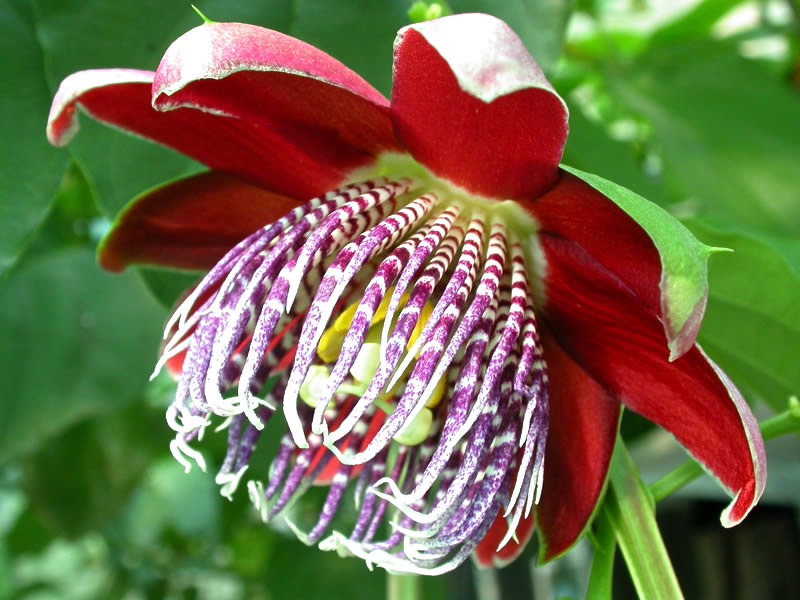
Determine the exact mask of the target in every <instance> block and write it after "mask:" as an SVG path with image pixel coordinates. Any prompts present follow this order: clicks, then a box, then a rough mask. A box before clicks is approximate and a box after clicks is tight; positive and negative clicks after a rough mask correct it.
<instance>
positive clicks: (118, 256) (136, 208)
mask: <svg viewBox="0 0 800 600" xmlns="http://www.w3.org/2000/svg"><path fill="white" fill-rule="evenodd" d="M298 204H299V202H297V201H296V200H294V199H293V198H289V197H287V196H282V195H280V194H276V193H273V192H269V191H267V190H265V189H263V188H261V187H257V186H254V185H251V184H249V183H245V182H243V181H241V180H240V179H236V178H235V177H231V176H230V175H225V174H224V173H220V172H216V171H210V172H207V173H201V174H199V175H194V176H191V177H187V178H186V179H180V180H178V181H175V182H172V183H168V184H166V185H164V186H161V187H158V188H155V189H153V190H151V191H149V192H146V193H144V194H143V195H141V196H139V197H138V198H135V199H134V200H133V201H131V203H130V204H128V206H127V207H126V208H125V209H124V210H123V211H122V212H121V213H120V215H119V216H118V217H117V220H116V221H115V223H114V226H113V227H112V229H111V231H110V232H109V233H108V235H106V237H105V238H104V239H103V241H102V242H101V243H100V247H99V249H98V261H99V262H100V265H101V266H102V267H103V268H104V269H108V270H109V271H122V270H123V269H124V268H125V267H126V266H128V265H130V264H151V265H159V266H165V267H173V268H177V269H202V270H207V269H209V268H211V267H212V266H214V264H216V262H217V261H218V260H219V259H220V258H222V256H223V255H224V254H225V253H226V252H227V251H228V250H230V249H231V248H232V247H233V246H235V245H236V244H237V243H238V242H239V241H240V240H242V239H243V238H245V237H247V236H248V235H249V234H251V233H252V232H253V231H255V230H256V229H258V228H259V227H262V226H263V225H266V224H268V223H271V222H273V221H275V220H277V219H278V218H280V217H281V216H283V215H284V214H286V213H287V212H289V211H290V210H291V209H292V208H294V207H295V206H297V205H298Z"/></svg>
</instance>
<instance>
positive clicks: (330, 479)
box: [160, 156, 548, 572]
mask: <svg viewBox="0 0 800 600" xmlns="http://www.w3.org/2000/svg"><path fill="white" fill-rule="evenodd" d="M398 169H399V172H402V173H404V174H407V175H408V176H406V177H393V176H390V175H391V174H392V173H396V172H398ZM377 170H378V172H379V173H378V174H379V175H382V176H381V177H373V178H368V179H366V180H363V181H361V182H359V183H351V184H348V185H345V186H344V187H342V188H340V189H338V190H334V191H331V192H328V193H327V194H325V195H323V196H320V197H317V198H314V199H312V200H311V201H309V202H308V203H306V204H305V205H303V206H300V207H298V208H296V209H294V210H293V211H291V212H290V213H289V214H287V215H286V216H284V217H283V218H282V219H280V220H278V221H276V222H275V223H272V224H269V225H267V226H265V227H263V228H262V229H260V230H259V231H257V232H255V233H254V234H252V235H251V236H249V237H248V238H246V239H245V240H243V241H242V242H241V243H239V244H238V245H237V246H236V247H235V248H233V249H232V250H231V251H230V252H228V254H227V255H226V256H225V257H223V258H222V259H221V260H220V262H219V263H218V264H217V265H216V266H215V267H214V268H213V269H212V270H211V271H210V272H209V273H208V274H207V275H206V276H205V277H204V278H203V280H201V282H200V283H199V284H198V285H197V287H196V288H195V289H194V290H193V292H192V293H191V294H190V295H189V296H188V297H187V298H186V299H185V301H184V302H183V303H182V304H181V306H180V307H179V308H178V309H177V311H176V312H175V314H174V315H173V316H172V318H171V319H170V321H169V323H168V324H167V331H168V335H169V340H168V342H167V343H166V345H165V348H164V352H163V355H162V358H161V362H160V364H163V363H165V362H166V361H167V360H170V359H171V358H176V357H179V356H181V355H183V354H185V358H184V359H183V368H182V374H181V377H180V380H179V383H178V388H177V391H176V397H175V400H174V402H173V403H172V405H171V406H170V408H169V410H168V415H167V416H168V421H169V423H170V425H171V426H172V427H173V429H175V431H176V432H177V435H176V438H175V440H174V441H173V443H172V446H171V447H172V451H173V454H174V455H175V456H176V458H177V459H178V460H179V461H181V463H182V464H184V465H185V466H186V467H187V469H188V468H189V467H190V463H189V462H188V460H187V457H188V458H190V459H193V460H194V461H195V462H197V463H198V464H199V465H200V466H201V467H204V462H203V459H202V456H201V455H200V454H199V453H198V452H197V451H196V450H194V449H192V448H191V447H190V446H189V442H191V441H192V440H193V439H195V438H200V437H201V436H202V433H203V432H204V430H205V428H206V427H207V426H208V425H209V424H210V422H211V419H212V418H213V417H214V416H216V417H222V418H224V419H226V421H225V423H224V424H223V425H227V426H228V440H229V443H228V452H227V454H226V457H225V459H224V461H223V464H222V467H221V469H220V472H219V474H218V475H217V482H218V483H219V484H220V485H221V486H222V493H223V494H224V495H226V496H230V495H231V494H232V493H233V492H234V491H235V490H236V488H237V486H238V484H239V483H240V481H241V479H242V477H243V475H244V473H245V471H246V470H247V468H248V466H249V463H250V457H251V454H252V452H253V449H254V446H255V444H256V441H257V440H258V438H259V436H260V433H261V430H262V429H263V428H264V426H265V424H266V422H267V421H268V420H269V419H270V418H271V417H272V416H273V415H274V414H275V413H276V412H278V411H279V410H281V411H282V412H283V415H284V417H285V420H286V423H287V425H288V432H287V433H286V434H285V435H284V437H283V439H282V441H281V446H280V449H279V450H278V453H277V455H276V456H275V457H274V459H273V460H272V463H271V466H270V475H269V480H268V481H267V482H266V485H265V484H264V482H261V481H257V480H251V481H249V482H248V484H247V487H248V491H249V493H250V497H251V500H252V502H253V504H254V505H255V507H256V509H257V510H258V511H259V512H260V514H261V516H262V518H263V519H264V520H265V521H268V520H269V519H271V518H273V517H274V516H276V515H278V514H280V513H281V512H282V511H283V510H284V509H285V508H286V507H287V506H288V505H289V504H290V502H291V501H293V500H294V499H295V498H297V497H298V496H299V495H300V494H302V491H303V490H304V489H305V488H306V487H307V486H308V485H310V484H311V483H313V482H315V481H324V482H326V483H330V490H329V493H328V498H327V500H326V502H325V506H324V507H323V509H322V513H321V515H320V517H319V519H318V521H317V523H316V524H315V525H314V526H313V528H312V529H311V531H310V532H309V533H307V534H306V533H302V532H300V531H299V530H298V529H297V528H296V527H295V526H294V525H292V524H291V523H290V525H291V526H292V527H293V528H294V529H295V530H296V531H297V533H298V536H299V537H300V538H301V539H303V540H304V541H306V542H307V543H316V542H318V541H319V540H321V539H322V536H323V534H324V533H325V531H327V530H328V528H329V527H330V526H331V523H332V520H333V518H334V516H335V514H336V511H337V508H338V506H339V503H340V501H341V498H342V495H343V492H344V490H345V488H346V486H347V485H348V482H349V481H350V479H351V477H353V476H354V475H355V474H356V473H359V478H358V484H357V485H356V494H357V498H358V499H359V500H360V509H359V515H358V518H357V522H356V526H355V529H354V530H353V532H352V533H351V535H350V536H344V535H342V534H341V533H338V532H334V533H333V535H332V536H330V537H329V538H327V539H326V540H324V541H323V542H322V543H321V544H320V545H321V547H324V548H327V549H333V548H335V549H337V550H339V551H340V552H346V553H351V554H355V555H358V556H362V557H364V558H365V559H366V560H368V561H370V562H377V563H378V564H380V565H382V566H384V567H386V568H390V569H393V570H399V571H408V572H439V571H442V570H449V569H451V568H454V567H455V566H456V565H457V564H460V562H461V561H463V560H464V559H465V558H466V556H468V555H469V553H471V552H472V550H473V549H474V548H475V546H476V545H477V543H478V542H479V541H480V540H481V539H482V538H483V537H484V536H485V535H486V532H487V531H488V530H489V528H490V527H491V525H492V523H493V522H494V521H495V518H500V519H503V518H508V520H509V525H508V533H507V535H506V539H505V540H504V542H503V543H504V544H505V543H506V542H508V540H509V539H511V538H512V537H513V534H514V531H515V529H516V525H517V523H519V521H520V519H521V518H523V516H526V517H527V515H528V513H529V512H530V510H531V508H532V505H533V503H534V502H535V501H536V499H537V498H538V494H539V491H540V489H541V482H542V473H543V457H544V446H545V440H546V436H547V426H548V399H547V373H546V365H545V363H544V359H543V356H542V351H541V344H540V343H539V336H538V333H537V328H536V318H535V314H534V302H533V296H534V290H532V288H531V279H536V278H535V277H533V278H532V277H531V274H532V273H533V272H534V271H533V269H532V268H531V266H532V265H533V264H534V261H535V235H534V234H535V223H534V222H533V220H532V219H531V218H530V217H529V216H528V215H527V214H525V212H524V211H523V210H522V209H521V208H520V207H518V206H517V205H516V204H514V203H512V202H493V201H490V200H487V199H484V198H476V197H473V196H470V195H468V194H465V193H463V192H462V191H460V190H457V189H454V188H453V187H452V186H450V185H448V184H447V183H446V182H442V181H441V180H437V179H436V178H434V177H433V176H431V175H430V174H429V173H427V172H425V171H424V169H422V168H421V167H419V166H418V165H416V163H413V161H411V160H410V159H409V158H408V157H398V156H388V157H384V158H383V159H382V160H381V162H380V163H379V165H378V167H377ZM374 174H375V173H374V171H373V173H371V174H370V175H374ZM360 175H361V174H359V176H360ZM529 265H531V266H529ZM279 407H280V408H279ZM384 486H386V487H385V488H384ZM389 505H391V506H393V507H394V509H395V510H396V514H397V515H398V517H397V518H398V519H399V522H397V523H394V524H393V531H391V532H389V535H388V537H387V538H386V539H384V540H382V541H374V538H375V536H376V535H377V534H378V531H379V529H380V525H381V523H383V522H384V516H385V514H386V509H387V508H388V506H389Z"/></svg>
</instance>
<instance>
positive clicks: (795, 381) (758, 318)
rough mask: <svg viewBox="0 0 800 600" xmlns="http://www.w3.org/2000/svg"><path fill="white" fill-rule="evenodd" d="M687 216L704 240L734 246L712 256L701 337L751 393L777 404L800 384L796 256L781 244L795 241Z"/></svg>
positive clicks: (799, 297)
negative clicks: (755, 233) (785, 251)
mask: <svg viewBox="0 0 800 600" xmlns="http://www.w3.org/2000/svg"><path fill="white" fill-rule="evenodd" d="M685 224H686V226H687V227H689V229H691V230H692V231H693V232H694V234H695V235H697V237H698V238H700V239H701V240H703V241H704V242H707V243H710V244H714V245H722V246H725V247H728V248H732V249H733V250H734V252H733V253H732V254H725V255H721V256H718V257H716V258H714V260H713V261H712V262H711V267H710V270H709V298H708V310H707V312H706V318H705V321H704V322H703V327H702V329H701V330H700V336H699V340H700V343H701V344H702V345H703V346H704V347H705V348H706V350H708V352H709V353H710V354H711V355H712V356H713V357H714V360H715V361H716V362H718V363H719V364H720V366H722V368H723V369H724V370H725V371H726V372H727V373H728V374H729V375H730V376H731V377H732V378H733V380H734V381H735V382H736V383H737V384H738V385H739V386H741V387H743V388H744V389H745V390H746V391H747V392H749V394H748V395H753V394H755V395H757V396H758V397H760V398H763V399H764V400H765V401H766V402H767V403H769V404H770V406H772V407H773V408H774V409H775V410H780V409H782V408H783V407H784V406H785V404H786V399H787V397H789V396H790V395H791V394H797V393H798V390H800V369H798V368H797V357H798V356H800V312H799V311H798V306H800V262H794V263H792V262H791V260H790V259H787V258H786V256H785V254H784V252H783V249H784V248H788V247H791V246H794V248H797V247H798V246H799V245H800V242H798V240H796V239H794V240H792V239H785V238H784V239H779V240H777V241H776V238H775V237H770V236H766V235H760V236H757V235H754V234H748V233H745V232H742V231H737V229H734V228H731V227H727V228H726V227H725V226H722V225H720V224H713V223H711V222H709V221H705V220H700V219H692V220H689V221H686V222H685Z"/></svg>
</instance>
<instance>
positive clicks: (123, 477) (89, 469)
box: [22, 405, 169, 538]
mask: <svg viewBox="0 0 800 600" xmlns="http://www.w3.org/2000/svg"><path fill="white" fill-rule="evenodd" d="M161 424H162V420H161V419H158V425H161ZM157 427H158V426H156V424H155V423H154V422H153V419H152V417H150V418H148V415H147V414H146V413H145V411H144V410H143V408H142V407H141V406H133V405H132V406H129V407H127V408H125V409H124V410H122V411H117V412H114V413H111V414H109V415H103V416H101V417H97V418H94V419H89V420H86V421H83V422H81V423H79V424H77V425H75V426H73V427H71V428H70V429H68V430H67V431H65V432H64V433H62V434H61V435H59V436H57V437H56V438H54V439H51V440H49V441H48V442H47V443H46V444H44V445H43V447H42V448H41V449H40V450H39V451H38V452H36V453H35V454H33V455H31V456H29V457H27V458H26V459H25V460H24V461H23V463H22V464H23V468H24V472H25V481H24V487H25V491H26V492H27V494H28V499H29V501H30V502H31V504H32V506H33V508H34V509H35V510H36V511H37V512H38V513H39V514H40V515H42V516H43V519H44V520H45V521H46V522H48V523H49V524H50V525H51V526H54V527H55V529H56V530H57V531H58V532H59V533H61V534H63V535H65V536H66V537H69V538H76V537H78V536H80V535H83V534H84V533H87V532H88V531H90V530H92V529H96V528H99V527H101V526H102V525H104V524H105V523H106V522H107V521H108V520H109V519H111V518H112V517H114V516H115V515H116V513H117V512H118V511H119V510H120V508H121V507H122V505H123V504H124V503H125V502H126V501H127V499H128V497H129V495H130V494H131V492H133V489H134V487H135V486H136V484H137V483H138V482H139V480H140V478H141V477H142V475H143V474H144V470H145V468H146V467H147V466H148V464H149V463H150V461H151V459H152V457H153V456H155V455H156V453H157V452H158V450H160V449H161V448H162V447H166V445H167V444H168V443H169V434H168V433H167V429H166V427H162V428H161V429H162V433H163V435H162V436H160V437H161V438H163V439H158V436H154V435H153V432H154V431H158V428H157Z"/></svg>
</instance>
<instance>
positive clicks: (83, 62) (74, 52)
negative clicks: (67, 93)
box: [32, 0, 291, 216]
mask: <svg viewBox="0 0 800 600" xmlns="http://www.w3.org/2000/svg"><path fill="white" fill-rule="evenodd" d="M196 4H197V6H198V8H199V9H200V10H201V11H202V12H203V13H204V14H207V15H209V17H210V18H212V19H214V20H217V21H244V22H249V23H254V24H257V25H262V26H266V27H271V28H273V29H277V30H279V31H287V30H288V29H289V24H290V19H291V4H290V2H289V0H283V1H270V2H257V3H240V2H235V3H234V2H228V1H226V0H214V1H206V2H203V1H200V2H196ZM246 5H247V6H246ZM34 7H35V9H36V10H35V14H36V27H37V32H38V35H39V39H40V40H41V44H42V49H43V52H44V61H45V65H46V68H47V72H46V76H47V80H48V81H49V84H50V94H51V95H52V93H54V92H55V90H56V87H57V86H58V84H59V83H60V81H61V80H62V79H63V78H64V77H66V76H67V75H69V74H70V73H72V72H74V71H79V70H81V69H93V68H109V67H130V68H139V69H147V70H155V68H156V67H157V66H158V62H159V60H160V59H161V56H162V55H163V53H164V51H165V50H166V49H167V46H169V44H170V43H171V42H172V41H173V40H175V39H176V38H177V37H178V36H180V35H181V34H183V33H185V32H186V31H188V30H189V29H191V28H193V27H195V26H197V25H200V19H198V17H197V15H196V14H195V13H194V11H193V10H192V9H191V7H190V6H189V3H188V2H178V1H174V0H173V1H170V2H162V1H157V0H147V1H143V2H97V3H91V4H88V5H87V4H86V2H84V1H81V0H64V1H62V2H44V1H37V2H34ZM39 73H41V68H40V70H39ZM40 77H41V75H40ZM47 104H49V101H48V102H47V103H46V104H45V108H44V109H43V110H41V111H40V112H37V113H35V114H36V115H37V118H38V119H41V122H40V125H39V128H40V131H39V132H37V135H40V136H41V138H42V139H44V119H45V118H46V114H47V109H46V106H47ZM32 114H33V113H32ZM80 127H81V131H80V133H79V134H78V136H77V137H76V139H75V141H73V142H72V143H71V144H70V145H69V150H70V152H71V153H72V155H73V156H74V157H75V159H76V161H77V162H78V163H79V164H80V165H81V167H82V168H83V169H84V171H85V172H86V174H87V178H88V179H89V182H90V184H91V186H92V188H93V191H94V193H95V195H96V198H97V202H98V204H99V205H100V206H101V207H102V208H103V209H104V210H105V212H106V214H107V215H108V216H113V215H115V214H116V213H117V212H118V211H119V209H121V208H122V207H123V206H124V205H125V204H126V203H127V202H128V201H129V200H130V199H131V198H133V197H134V196H135V195H137V194H139V193H140V192H141V191H143V190H145V189H149V188H150V187H153V186H154V185H157V184H159V183H162V182H164V181H166V180H169V179H173V178H175V177H179V176H183V175H188V174H191V173H194V172H197V171H198V170H200V169H201V168H202V167H201V166H200V165H199V164H198V163H196V162H194V161H191V160H189V159H187V158H185V157H183V156H181V155H179V154H177V153H175V152H173V151H172V150H168V149H166V148H163V147H160V146H157V145H155V144H152V143H150V142H147V141H144V140H141V139H138V138H134V137H131V136H128V135H122V134H120V132H119V131H115V130H112V129H110V128H108V127H105V126H103V125H100V124H98V123H95V122H93V121H92V120H91V119H89V118H87V117H85V116H84V117H83V118H81V119H80ZM59 156H61V157H64V159H66V154H65V153H64V151H63V150H62V151H61V153H60V154H59Z"/></svg>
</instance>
